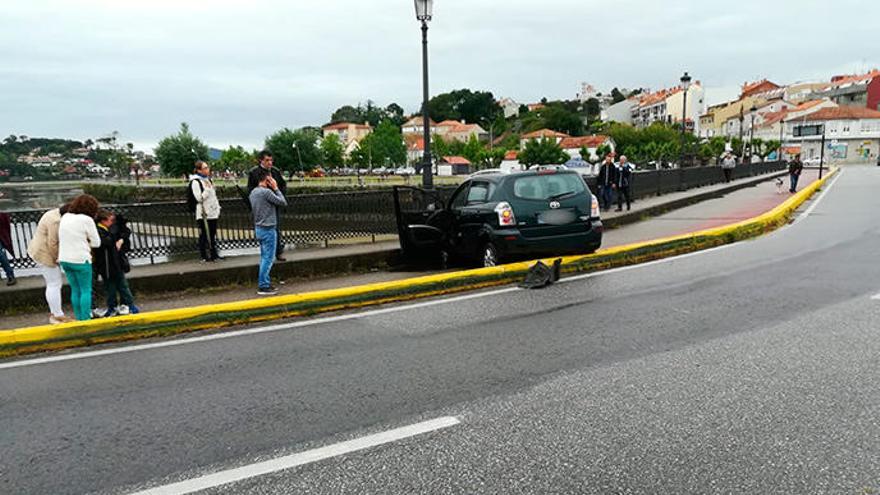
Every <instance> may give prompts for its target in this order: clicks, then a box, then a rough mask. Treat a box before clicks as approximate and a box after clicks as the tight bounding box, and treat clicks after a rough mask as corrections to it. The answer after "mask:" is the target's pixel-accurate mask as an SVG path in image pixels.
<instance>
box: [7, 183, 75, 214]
mask: <svg viewBox="0 0 880 495" xmlns="http://www.w3.org/2000/svg"><path fill="white" fill-rule="evenodd" d="M0 193H2V194H3V197H0V211H12V210H27V209H46V208H54V207H56V206H60V205H61V204H63V203H64V202H65V201H67V200H68V199H70V198H72V197H74V196H76V195H77V194H82V189H81V188H80V187H79V185H78V184H45V183H41V184H28V185H19V184H16V185H8V184H0Z"/></svg>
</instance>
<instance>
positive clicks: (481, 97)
mask: <svg viewBox="0 0 880 495" xmlns="http://www.w3.org/2000/svg"><path fill="white" fill-rule="evenodd" d="M428 112H429V113H430V115H431V118H432V119H434V120H436V121H442V120H465V121H467V122H469V123H473V124H480V125H481V126H482V127H483V128H488V127H489V125H490V124H491V123H492V121H494V120H495V117H496V116H497V115H498V114H499V113H503V112H502V110H501V106H500V105H498V102H496V101H495V97H494V96H492V93H491V92H489V91H471V90H469V89H457V90H454V91H450V92H448V93H442V94H439V95H437V96H435V97H433V98H431V100H430V101H428Z"/></svg>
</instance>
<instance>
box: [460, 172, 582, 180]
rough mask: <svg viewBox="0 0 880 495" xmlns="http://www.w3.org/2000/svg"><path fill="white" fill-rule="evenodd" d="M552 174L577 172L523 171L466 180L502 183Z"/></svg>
mask: <svg viewBox="0 0 880 495" xmlns="http://www.w3.org/2000/svg"><path fill="white" fill-rule="evenodd" d="M554 174H570V175H579V172H578V171H577V170H573V169H565V170H523V171H521V172H497V173H492V174H484V175H472V176H470V177H468V178H467V179H466V180H468V181H471V180H486V181H489V182H503V181H504V180H506V179H516V178H519V177H534V176H537V175H554Z"/></svg>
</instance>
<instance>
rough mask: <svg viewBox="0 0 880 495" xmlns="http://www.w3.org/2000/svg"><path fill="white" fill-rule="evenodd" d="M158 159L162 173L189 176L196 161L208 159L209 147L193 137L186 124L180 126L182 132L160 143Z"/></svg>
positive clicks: (157, 149)
mask: <svg viewBox="0 0 880 495" xmlns="http://www.w3.org/2000/svg"><path fill="white" fill-rule="evenodd" d="M156 159H157V160H158V161H159V166H160V167H161V169H162V173H163V174H165V175H167V176H170V177H179V176H181V175H188V174H189V173H190V172H192V171H193V167H194V166H195V163H196V161H198V160H207V159H208V146H207V145H205V143H203V142H202V141H201V140H200V139H199V138H197V137H195V136H193V135H192V133H191V132H190V130H189V125H188V124H187V123H186V122H183V123H182V124H180V132H178V133H177V134H175V135H172V136H168V137H165V138H163V139H162V140H161V141H159V146H157V147H156Z"/></svg>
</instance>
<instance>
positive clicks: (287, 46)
mask: <svg viewBox="0 0 880 495" xmlns="http://www.w3.org/2000/svg"><path fill="white" fill-rule="evenodd" d="M3 3H4V5H3V11H2V14H0V136H6V135H9V134H16V135H22V134H24V135H28V136H40V137H67V138H74V139H83V140H84V139H86V138H95V137H99V136H102V135H106V134H108V133H110V132H111V131H114V130H115V131H119V134H120V139H121V140H122V141H123V142H129V141H130V142H134V143H135V144H136V145H137V146H138V148H139V149H144V150H149V149H151V148H152V147H153V146H155V144H156V143H157V142H158V140H159V139H161V138H162V137H163V136H166V135H169V134H173V133H174V132H176V131H177V129H178V127H179V125H180V123H181V122H188V123H189V124H190V127H191V129H192V131H193V132H194V133H195V134H196V135H197V136H199V137H200V138H202V140H203V141H205V142H206V143H208V144H209V145H211V146H214V147H218V148H224V147H226V146H228V145H230V144H240V145H244V146H246V147H248V148H258V147H260V145H261V144H262V142H263V140H264V139H265V137H266V136H267V135H269V134H271V133H272V132H274V131H276V130H278V129H280V128H283V127H290V128H297V127H302V126H305V125H322V124H324V123H326V122H327V121H328V120H329V118H330V114H331V113H332V112H333V111H334V110H335V109H336V108H338V107H340V106H342V105H345V104H353V105H356V104H357V103H359V102H365V101H366V100H368V99H369V100H372V101H374V102H375V103H376V104H378V105H382V106H385V105H388V104H389V103H392V102H396V103H398V104H400V105H401V106H402V107H403V108H404V109H405V110H406V111H407V112H415V111H417V110H418V108H419V105H420V101H421V33H420V30H419V25H418V23H417V21H416V19H415V13H414V8H413V2H412V1H410V0H368V1H355V0H250V1H244V0H149V1H148V0H28V1H19V0H6V1H4V2H3ZM434 3H435V6H434V19H433V20H432V21H431V23H430V31H429V40H430V44H429V50H430V70H431V77H430V81H431V93H432V94H437V93H440V92H445V91H449V90H452V89H458V88H470V89H473V90H484V91H491V92H492V93H493V94H494V95H495V96H496V97H497V98H500V97H505V96H506V97H512V98H513V99H514V100H516V101H518V102H521V103H529V102H534V101H538V100H540V99H541V98H542V97H547V98H548V99H551V100H552V99H573V98H574V97H575V95H576V94H577V93H578V92H579V91H580V83H581V82H582V81H583V82H589V83H591V84H593V85H594V86H595V87H596V88H597V89H599V90H600V91H606V92H607V91H610V90H611V88H613V87H626V88H633V87H650V88H652V89H660V88H663V87H668V86H672V85H674V84H676V83H677V81H678V79H679V77H680V76H681V74H682V73H683V72H684V71H688V72H689V73H690V74H691V75H692V76H693V77H694V79H695V80H700V81H701V82H702V84H703V86H704V87H706V88H707V100H708V103H716V102H719V101H723V100H726V99H729V98H732V97H734V96H736V95H737V92H738V87H739V86H740V85H741V84H743V82H745V81H748V80H756V79H761V78H765V77H766V78H769V79H770V80H772V81H775V82H779V83H790V82H796V81H804V80H828V79H829V78H830V77H831V76H832V75H835V74H841V73H853V72H859V71H864V70H867V69H870V68H873V67H880V47H878V46H880V45H878V44H877V41H876V26H874V25H873V23H872V22H871V21H869V20H870V19H877V18H878V17H880V2H867V1H863V0H837V1H836V2H833V3H828V2H826V1H811V0H797V1H795V0H774V1H772V2H770V1H767V0H762V1H754V0H741V1H738V2H735V3H734V2H721V1H718V0H681V1H672V2H658V1H656V0H541V1H540V2H536V1H534V0H503V1H501V0H435V2H434ZM859 19H864V20H865V21H864V22H860V21H859Z"/></svg>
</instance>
